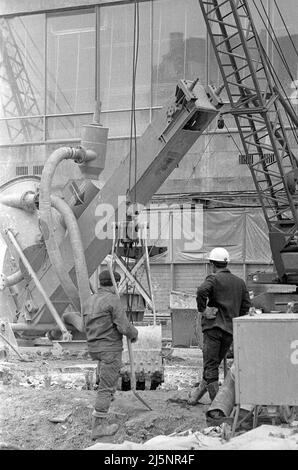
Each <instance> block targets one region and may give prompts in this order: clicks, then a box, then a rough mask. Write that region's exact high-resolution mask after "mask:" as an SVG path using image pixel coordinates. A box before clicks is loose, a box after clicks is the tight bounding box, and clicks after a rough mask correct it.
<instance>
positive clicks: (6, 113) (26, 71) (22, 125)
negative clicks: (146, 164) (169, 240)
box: [0, 0, 298, 310]
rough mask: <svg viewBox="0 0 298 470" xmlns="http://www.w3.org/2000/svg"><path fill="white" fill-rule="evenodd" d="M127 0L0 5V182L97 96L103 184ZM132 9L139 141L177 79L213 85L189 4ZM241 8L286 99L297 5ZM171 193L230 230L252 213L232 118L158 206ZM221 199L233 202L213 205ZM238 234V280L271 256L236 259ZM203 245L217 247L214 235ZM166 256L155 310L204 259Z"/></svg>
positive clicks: (125, 57) (128, 50) (32, 165)
mask: <svg viewBox="0 0 298 470" xmlns="http://www.w3.org/2000/svg"><path fill="white" fill-rule="evenodd" d="M134 3H135V2H133V1H121V0H117V1H113V0H105V1H94V0H93V1H92V0H85V1H80V0H61V1H59V2H58V1H52V0H35V1H32V0H14V1H13V2H11V1H9V0H2V2H1V6H0V15H1V17H0V22H1V28H0V41H1V42H0V60H1V64H0V67H1V68H0V89H1V96H0V168H1V173H0V184H2V183H4V182H6V181H7V180H9V179H11V178H13V177H15V176H19V175H26V174H41V171H42V168H43V164H44V162H45V160H46V158H47V157H48V156H49V155H50V154H51V153H52V152H53V150H55V149H56V148H58V147H61V146H64V145H74V146H75V145H77V144H78V143H79V141H80V136H81V130H82V126H83V125H84V124H88V123H90V122H91V121H92V118H93V112H94V106H95V101H96V100H97V101H100V102H101V123H102V124H103V125H104V126H106V127H108V128H109V142H108V152H107V158H106V168H105V170H104V172H103V174H102V175H101V178H102V179H103V180H105V179H107V178H108V177H109V176H110V175H111V173H112V172H113V170H114V169H115V168H116V166H117V165H118V164H119V162H120V160H121V159H122V158H123V157H124V156H125V155H126V154H127V153H128V151H129V147H130V143H131V109H132V79H133V77H132V70H133V48H134V44H135V42H134V38H135V34H136V31H135V29H134V15H135V9H134ZM138 4H139V8H138V55H137V73H136V82H135V103H134V107H135V115H136V132H137V135H138V136H140V135H141V134H142V133H143V131H144V130H145V129H146V126H147V125H148V124H149V123H150V122H151V120H152V118H153V117H154V114H155V112H156V111H157V110H158V109H160V108H161V107H162V106H163V105H164V104H165V103H166V102H167V101H168V99H169V98H170V97H172V96H173V94H174V92H175V87H176V83H177V81H178V80H179V79H181V78H186V79H188V80H194V79H196V78H197V77H198V78H199V79H200V81H201V82H202V83H203V84H212V85H215V86H219V85H220V84H221V77H220V73H219V70H218V67H217V64H216V60H215V58H214V55H213V52H212V49H211V45H210V41H209V39H208V37H207V32H206V27H205V23H204V20H203V17H202V13H201V10H200V7H199V2H198V1H197V0H144V1H139V2H138ZM251 7H252V10H253V14H254V18H255V24H256V27H257V29H258V31H259V34H260V36H261V38H262V43H263V44H264V46H265V48H266V51H267V53H268V55H269V57H270V59H271V61H272V63H273V65H274V69H275V71H276V73H277V74H278V77H279V80H280V83H281V85H282V87H283V90H284V93H285V94H286V95H287V96H288V97H289V98H290V99H291V102H292V104H293V105H294V106H296V105H297V103H298V93H297V85H298V76H297V65H298V61H297V50H298V10H297V2H296V1H295V0H277V1H274V2H273V1H270V0H256V1H254V2H251ZM280 51H282V54H280ZM282 57H284V59H285V61H283V60H282ZM285 62H286V63H287V64H288V69H287V68H286V67H285ZM223 98H225V97H224V95H223ZM140 158H141V157H140ZM70 175H72V176H73V178H75V177H79V175H78V174H76V172H75V169H74V168H73V166H72V165H71V164H70V163H69V162H64V163H63V165H62V168H61V172H59V175H57V177H56V181H57V183H58V186H63V185H64V184H65V182H66V181H67V180H68V178H69V176H70ZM181 194H184V195H186V196H185V201H191V202H192V203H196V202H197V203H201V202H202V201H203V203H204V204H205V205H206V208H208V210H209V211H211V212H212V210H213V211H215V210H218V208H219V207H220V208H221V212H225V213H226V216H225V221H226V222H227V223H228V224H229V223H230V224H231V226H233V223H234V222H233V220H234V219H233V217H234V216H235V214H236V215H237V214H238V215H241V214H242V213H243V212H244V210H245V211H246V212H247V213H255V212H256V211H258V210H259V209H255V208H254V206H255V205H257V202H256V201H257V200H256V197H255V196H256V195H255V193H254V186H253V182H252V179H251V176H250V171H249V169H248V167H247V165H246V161H245V159H243V155H242V154H241V144H240V138H239V135H238V134H237V131H236V128H235V124H234V122H233V119H232V117H231V118H229V117H228V118H226V121H225V127H224V128H223V129H218V128H217V123H213V124H212V125H211V126H210V128H209V129H208V130H207V132H205V133H204V135H203V136H202V137H201V138H200V139H198V141H197V142H196V144H195V145H194V146H193V147H192V149H191V150H190V152H189V153H188V154H187V155H186V156H185V158H184V159H183V160H182V162H181V164H180V165H179V168H177V169H175V170H174V172H173V173H172V174H171V175H170V177H169V178H168V179H167V181H166V182H165V183H164V184H163V186H162V187H161V188H160V190H159V191H158V193H157V195H156V197H155V199H157V200H158V201H159V202H160V201H165V200H167V198H169V197H171V198H175V196H177V197H179V198H180V200H181ZM204 194H205V195H207V196H208V197H207V196H206V197H205V198H204V197H203V196H202V195H204ZM222 195H226V196H227V197H228V198H230V201H232V202H228V203H227V205H223V204H222V203H221V202H220V201H222ZM231 198H232V199H231ZM206 201H207V202H206ZM243 201H244V202H243ZM204 207H205V206H204ZM214 213H215V212H214ZM235 217H236V216H235ZM211 218H212V217H211ZM260 220H261V219H260ZM260 224H262V222H260ZM257 225H258V224H257ZM243 231H244V232H245V236H242V235H241V236H240V238H241V237H242V238H241V240H242V241H241V242H240V241H239V243H240V244H241V246H242V252H241V255H239V256H238V258H237V257H236V258H235V259H234V263H235V266H234V267H235V269H236V273H238V274H240V275H242V276H243V277H246V276H247V274H248V273H249V272H250V271H251V272H252V271H253V270H254V269H256V268H260V269H263V268H266V269H267V267H268V266H269V265H270V259H269V260H268V256H269V255H268V247H267V246H266V247H264V259H263V260H261V262H260V261H259V262H258V260H254V259H251V258H249V257H247V250H246V244H247V236H246V229H244V228H243ZM206 233H207V232H206ZM241 233H242V232H241ZM262 233H263V232H262ZM255 236H256V237H257V236H258V234H257V233H255ZM237 243H238V242H237ZM214 244H218V245H220V244H222V243H221V242H220V240H214ZM209 245H210V246H211V245H212V244H211V243H209ZM231 246H235V244H233V243H232V244H231ZM227 248H228V246H227ZM207 249H208V243H206V250H207ZM228 249H229V248H228ZM206 250H205V251H206ZM174 258H175V257H172V258H171V259H167V261H162V262H160V264H159V263H158V262H156V264H155V265H154V266H153V276H156V285H157V286H158V285H159V284H160V283H162V289H160V291H162V292H159V291H158V292H159V293H158V294H157V295H158V296H160V301H159V302H160V305H161V307H160V309H161V310H163V309H165V308H166V305H167V304H168V302H166V300H165V301H164V300H162V297H163V296H165V299H166V298H168V297H167V296H168V292H169V290H170V289H172V288H174V289H178V290H181V289H182V290H185V289H190V290H192V289H193V288H194V287H195V285H196V284H197V282H199V280H200V279H201V278H202V277H203V276H204V275H205V265H204V269H203V264H204V263H205V261H204V260H203V259H202V260H201V263H202V269H201V268H200V266H199V265H200V260H196V259H189V260H185V259H184V261H183V259H182V260H181V259H180V261H179V260H178V261H177V262H175V261H174ZM269 258H270V256H269ZM194 264H195V265H198V276H197V277H196V276H194V275H193V269H194V266H193V265H194ZM161 280H162V281H161ZM157 289H158V287H157Z"/></svg>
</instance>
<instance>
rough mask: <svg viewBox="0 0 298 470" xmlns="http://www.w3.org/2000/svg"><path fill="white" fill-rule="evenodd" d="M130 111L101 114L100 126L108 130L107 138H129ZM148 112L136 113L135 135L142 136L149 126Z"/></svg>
mask: <svg viewBox="0 0 298 470" xmlns="http://www.w3.org/2000/svg"><path fill="white" fill-rule="evenodd" d="M130 115H131V113H130V111H122V112H120V111H119V112H114V113H102V114H101V119H100V120H101V124H102V125H103V126H104V127H108V128H109V134H108V135H109V137H129V136H130V133H131V132H130ZM149 119H150V114H149V110H142V111H136V123H137V135H141V134H143V132H144V131H145V130H146V127H147V126H148V124H149Z"/></svg>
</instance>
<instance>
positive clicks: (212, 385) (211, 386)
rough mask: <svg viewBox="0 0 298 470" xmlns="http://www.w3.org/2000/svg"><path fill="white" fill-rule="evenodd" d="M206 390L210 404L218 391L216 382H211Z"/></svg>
mask: <svg viewBox="0 0 298 470" xmlns="http://www.w3.org/2000/svg"><path fill="white" fill-rule="evenodd" d="M207 389H208V393H209V397H210V400H211V402H212V401H213V400H214V398H215V397H216V395H217V392H218V389H219V385H218V382H217V381H216V382H211V383H210V384H208V386H207Z"/></svg>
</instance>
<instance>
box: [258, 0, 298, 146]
mask: <svg viewBox="0 0 298 470" xmlns="http://www.w3.org/2000/svg"><path fill="white" fill-rule="evenodd" d="M253 3H254V6H255V8H256V10H257V12H258V14H259V16H260V18H261V20H262V22H263V24H264V26H265V29H266V31H267V33H268V35H269V38H270V39H271V41H272V43H273V44H274V46H275V47H276V50H277V53H278V55H279V56H280V58H281V60H282V62H283V64H284V66H285V68H286V70H287V71H288V74H289V76H290V78H291V80H292V82H293V83H294V85H295V88H296V89H297V85H296V84H295V81H294V77H293V75H292V73H291V71H290V70H289V66H288V64H287V61H286V59H285V56H284V54H283V52H282V49H281V46H280V44H279V41H278V38H277V36H276V34H275V33H274V30H273V26H272V23H271V21H270V18H269V16H268V15H267V13H266V11H265V15H266V17H267V21H268V24H269V26H270V28H271V30H272V31H273V35H272V34H271V32H270V30H269V29H268V27H267V25H266V23H265V21H264V19H263V17H262V15H261V13H260V10H259V9H258V7H257V5H256V3H255V0H253ZM261 3H262V0H261ZM262 6H263V4H262ZM263 9H264V6H263ZM279 13H280V15H281V12H280V10H279ZM281 18H282V16H281ZM276 43H277V44H278V45H279V48H280V50H279V49H278V48H277V46H276ZM260 45H261V48H262V53H263V55H264V57H265V58H266V62H267V66H268V68H269V69H270V72H271V75H272V77H273V78H275V83H278V84H279V87H280V89H281V90H282V91H283V93H284V95H285V96H287V93H286V90H285V88H284V86H283V84H282V83H281V80H280V78H279V77H278V74H277V72H276V70H275V69H274V66H273V64H272V62H271V60H270V58H269V56H268V54H267V52H266V51H265V48H264V47H263V46H262V43H261V41H260ZM288 102H289V106H290V107H291V108H292V110H293V112H295V110H294V107H293V105H292V103H291V102H290V101H289V100H288ZM287 120H288V122H289V125H290V128H291V131H292V133H293V137H294V139H295V141H296V142H297V143H298V137H297V133H296V131H295V129H294V128H293V124H292V123H291V121H290V119H289V117H288V115H287Z"/></svg>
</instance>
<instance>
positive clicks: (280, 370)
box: [233, 313, 298, 406]
mask: <svg viewBox="0 0 298 470" xmlns="http://www.w3.org/2000/svg"><path fill="white" fill-rule="evenodd" d="M233 329H234V362H235V393H236V403H237V404H250V405H261V406H262V405H264V406H265V405H276V406H279V405H289V406H297V405H298V392H297V391H298V315H297V314H287V313H280V314H278V313H277V314H276V313H275V314H274V313H265V314H259V315H255V316H249V315H245V316H243V317H239V318H234V320H233Z"/></svg>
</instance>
